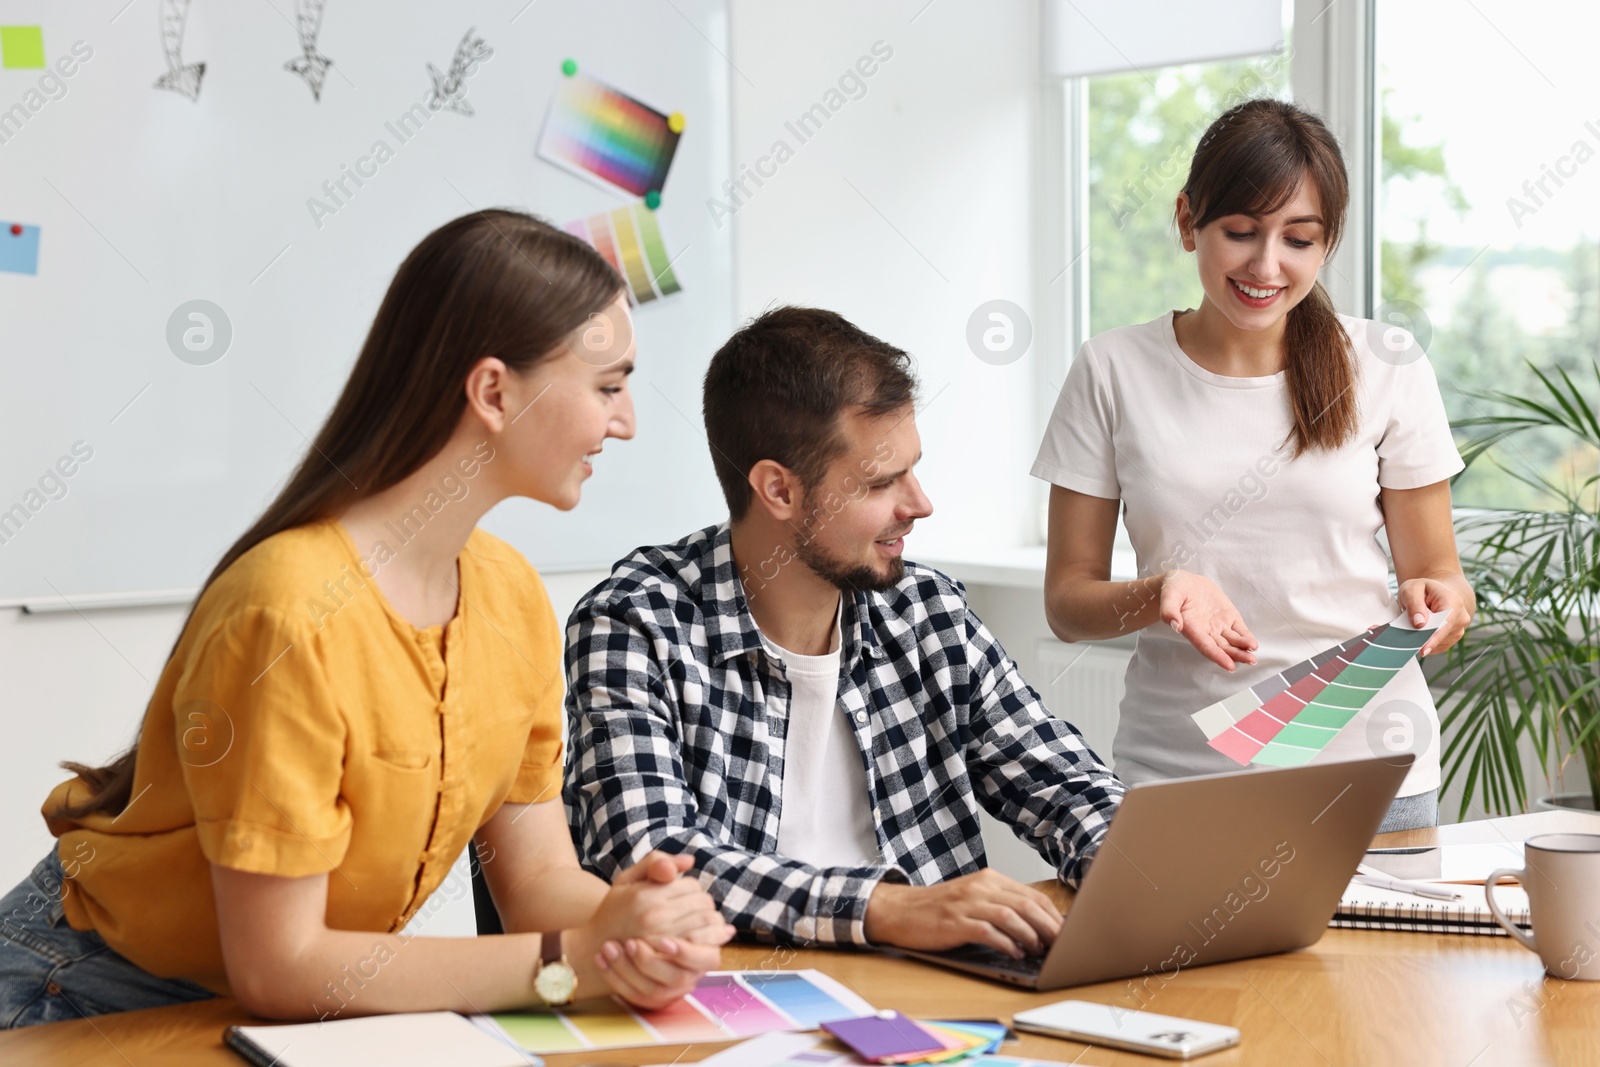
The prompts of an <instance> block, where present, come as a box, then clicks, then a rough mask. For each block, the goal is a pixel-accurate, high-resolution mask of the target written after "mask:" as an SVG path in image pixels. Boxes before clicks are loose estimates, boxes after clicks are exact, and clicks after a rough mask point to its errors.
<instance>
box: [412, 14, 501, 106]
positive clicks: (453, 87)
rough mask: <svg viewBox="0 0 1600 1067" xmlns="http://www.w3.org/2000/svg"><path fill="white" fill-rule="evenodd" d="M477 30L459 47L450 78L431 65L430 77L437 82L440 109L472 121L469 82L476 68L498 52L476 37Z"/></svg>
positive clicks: (435, 88) (474, 28)
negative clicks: (458, 114) (470, 118)
mask: <svg viewBox="0 0 1600 1067" xmlns="http://www.w3.org/2000/svg"><path fill="white" fill-rule="evenodd" d="M476 29H477V27H476V26H474V27H471V28H469V29H468V30H467V32H466V33H465V34H463V35H462V37H461V43H460V44H458V45H456V54H455V58H453V59H451V60H450V73H449V74H441V73H439V68H437V67H435V66H434V65H433V64H432V63H429V64H428V77H430V78H432V79H433V95H434V99H436V100H438V101H439V107H447V108H449V109H450V110H451V111H456V112H460V113H461V114H463V115H467V116H469V117H470V116H471V115H472V114H473V110H472V105H471V104H469V103H467V87H466V81H467V79H468V78H470V77H471V76H472V68H473V67H475V66H477V65H478V64H479V63H481V62H483V61H484V60H485V59H488V58H489V57H490V56H492V55H494V49H492V48H490V47H489V46H488V45H487V44H485V43H484V40H483V38H482V37H476V36H474V35H473V31H474V30H476Z"/></svg>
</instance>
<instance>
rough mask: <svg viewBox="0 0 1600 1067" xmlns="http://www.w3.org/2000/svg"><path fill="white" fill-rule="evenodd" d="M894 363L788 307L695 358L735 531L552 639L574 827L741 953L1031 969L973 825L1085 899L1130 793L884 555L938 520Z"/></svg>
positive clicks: (1041, 908)
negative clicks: (754, 947) (879, 948)
mask: <svg viewBox="0 0 1600 1067" xmlns="http://www.w3.org/2000/svg"><path fill="white" fill-rule="evenodd" d="M915 388H916V385H915V381H914V379H913V378H912V375H911V371H910V358H909V357H908V356H907V355H906V353H904V352H902V351H901V350H899V349H897V348H894V347H892V346H890V345H888V344H885V343H884V342H883V341H880V340H878V339H877V338H875V337H872V336H871V335H869V334H866V333H864V332H862V331H861V330H859V329H857V328H856V327H854V326H852V325H851V324H850V323H849V322H847V321H845V320H844V319H843V318H841V317H840V316H838V315H836V314H834V313H832V312H827V311H820V310H816V309H809V308H792V307H790V308H779V309H777V310H774V311H770V312H768V313H766V314H764V315H762V316H761V317H759V318H758V319H756V320H754V321H753V322H751V323H750V324H749V325H747V326H745V327H744V328H743V329H741V330H740V331H738V332H737V333H735V334H734V335H733V337H732V338H730V339H729V340H728V342H727V344H725V345H724V346H723V347H722V349H721V350H720V351H718V352H717V354H716V356H715V357H714V358H713V359H712V361H711V366H710V368H709V370H708V371H707V373H706V378H705V423H706V434H707V438H708V440H709V442H710V445H711V451H712V459H713V462H714V464H715V467H716V471H717V477H718V479H719V480H720V481H721V483H722V488H723V493H724V495H725V496H726V497H727V500H728V507H729V511H730V514H731V515H732V520H731V522H730V523H724V524H722V525H719V526H712V527H709V528H707V529H704V530H700V531H698V532H696V533H693V534H691V535H689V536H688V537H686V538H684V539H683V540H682V541H679V542H677V543H676V544H671V545H663V546H659V547H654V548H641V549H638V550H637V551H635V552H634V553H633V554H632V555H631V556H629V557H628V558H626V559H624V560H622V561H621V562H619V563H618V564H617V565H616V567H615V568H614V569H613V571H612V573H611V577H610V578H609V579H608V580H607V581H605V582H603V583H602V584H601V585H599V586H598V587H597V588H595V589H594V590H592V591H591V592H590V593H589V594H588V595H587V596H585V597H584V598H583V600H582V601H581V602H580V603H579V604H578V606H577V608H576V609H575V610H574V611H573V613H572V618H571V620H570V622H569V624H568V631H567V654H566V664H567V681H568V695H567V711H568V715H569V718H570V724H569V725H570V735H571V745H572V754H571V758H570V759H569V760H568V763H567V777H566V786H565V789H564V799H565V801H566V806H567V812H568V818H569V820H570V822H571V829H572V833H573V837H574V840H575V841H576V842H577V845H578V852H579V855H580V856H582V857H583V858H584V863H585V864H586V866H588V867H589V868H590V869H591V870H593V871H595V872H596V873H598V874H599V875H600V876H601V877H604V878H607V879H610V878H613V877H615V876H616V874H617V872H618V871H620V870H622V869H624V868H626V867H628V866H629V865H630V864H632V863H633V862H634V861H636V860H637V859H638V858H639V857H641V856H643V855H645V854H646V853H648V852H649V851H651V850H652V849H660V850H662V851H665V852H674V853H687V854H689V855H690V856H692V857H693V859H694V866H695V869H696V870H697V871H698V872H699V876H700V880H701V884H702V885H703V886H705V888H706V889H707V890H708V891H709V892H710V893H711V894H712V896H713V897H715V898H716V900H717V901H718V903H719V904H720V905H721V907H722V910H723V913H724V915H725V916H726V917H727V918H728V921H729V922H731V923H732V924H733V925H734V926H735V927H737V928H738V929H739V930H740V931H742V932H744V933H747V934H752V935H755V936H757V937H762V938H771V939H777V940H781V941H787V942H792V943H798V944H810V943H821V944H855V945H865V944H892V945H899V946H902V947H905V948H915V949H922V950H940V949H948V948H954V947H957V946H959V945H962V944H966V943H980V944H986V945H989V946H991V947H993V948H995V949H997V950H999V951H1002V952H1005V953H1008V954H1010V955H1012V956H1014V957H1021V956H1023V955H1026V954H1038V953H1040V952H1042V951H1044V949H1045V948H1046V947H1047V946H1048V944H1049V942H1050V941H1051V940H1052V939H1053V938H1054V936H1055V934H1056V932H1057V930H1058V929H1059V928H1060V914H1059V913H1058V912H1057V910H1056V909H1055V908H1054V907H1053V906H1052V905H1051V903H1050V901H1049V899H1048V898H1047V897H1045V896H1044V894H1042V893H1039V892H1038V891H1036V890H1034V889H1031V888H1029V887H1027V886H1024V885H1021V884H1019V883H1017V882H1015V881H1013V880H1011V879H1009V878H1007V877H1005V876H1004V875H1001V874H998V873H996V872H995V871H993V870H992V869H990V868H988V866H987V863H986V860H985V856H984V848H983V838H982V836H981V834H980V832H979V824H978V809H979V808H980V807H982V808H983V809H984V810H986V811H988V812H989V813H990V814H991V815H993V816H995V817H996V818H998V819H1000V820H1001V821H1003V822H1005V823H1007V824H1008V825H1009V826H1010V827H1011V828H1012V829H1013V830H1014V831H1015V832H1016V833H1017V835H1018V836H1019V837H1020V838H1022V839H1023V840H1024V841H1026V842H1027V843H1028V844H1029V845H1031V846H1032V847H1033V848H1034V849H1036V850H1037V851H1038V852H1039V854H1040V855H1042V856H1043V857H1044V858H1045V859H1046V860H1047V861H1049V863H1050V864H1051V866H1053V867H1054V868H1055V869H1056V871H1057V872H1058V874H1059V876H1060V877H1061V879H1062V880H1063V881H1064V882H1066V883H1067V884H1068V885H1071V886H1074V887H1076V886H1077V885H1078V883H1079V881H1080V880H1081V879H1082V877H1083V875H1084V872H1085V869H1086V867H1087V864H1088V861H1089V858H1090V856H1091V855H1092V854H1093V852H1094V850H1095V848H1096V847H1097V846H1098V845H1099V843H1100V841H1101V839H1102V838H1103V837H1104V835H1105V833H1106V831H1107V829H1108V824H1109V821H1110V819H1111V816H1112V814H1113V813H1114V812H1115V811H1116V808H1117V805H1118V804H1119V803H1120V802H1121V799H1122V796H1123V793H1124V787H1123V785H1122V783H1121V782H1120V781H1118V779H1117V778H1116V776H1115V775H1113V774H1112V772H1111V770H1110V769H1109V768H1107V767H1106V766H1105V764H1104V763H1102V762H1101V760H1100V758H1099V757H1098V756H1096V755H1095V753H1094V752H1092V751H1091V750H1090V749H1089V747H1088V745H1087V744H1086V743H1085V742H1084V740H1083V737H1082V735H1080V734H1079V733H1078V731H1077V730H1076V729H1074V728H1073V727H1072V726H1071V725H1070V724H1068V723H1066V722H1064V721H1062V720H1060V719H1057V718H1053V717H1052V716H1051V715H1050V714H1049V713H1048V712H1047V711H1046V710H1045V708H1044V705H1043V704H1042V703H1041V701H1040V699H1039V696H1038V694H1037V693H1035V692H1034V691H1033V690H1032V689H1031V688H1029V687H1028V685H1027V683H1025V682H1024V681H1023V680H1022V677H1021V675H1020V674H1019V673H1018V672H1017V668H1016V665H1015V664H1014V663H1013V662H1012V661H1011V659H1010V657H1008V656H1007V655H1006V654H1005V651H1004V650H1003V649H1002V648H1001V647H1000V645H999V643H998V642H997V641H996V640H995V639H994V637H993V636H992V635H991V634H990V633H989V631H988V630H987V629H986V628H985V627H984V625H983V623H982V622H980V621H979V620H978V617H977V616H976V615H974V614H973V613H972V611H971V610H970V609H969V608H968V607H967V603H966V597H965V591H964V590H963V588H962V586H961V584H960V583H959V582H956V581H953V580H952V579H950V578H947V577H945V576H944V575H943V574H940V573H939V572H938V571H935V570H933V569H931V568H929V567H924V566H921V565H919V564H916V563H907V562H905V561H904V559H903V558H902V551H903V548H904V537H905V535H906V534H908V533H910V532H911V528H912V525H913V524H914V523H915V521H916V520H917V519H921V518H925V517H927V516H928V515H930V514H931V513H932V510H933V508H932V505H931V504H930V503H929V501H928V498H927V497H926V496H924V495H923V492H922V488H921V486H920V485H919V484H918V482H917V478H916V476H915V474H913V473H912V466H913V465H914V464H915V463H916V461H917V460H918V459H919V458H920V455H921V444H920V441H919V438H918V436H917V428H916V422H915V419H914V418H913V401H914V399H915Z"/></svg>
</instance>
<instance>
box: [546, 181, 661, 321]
mask: <svg viewBox="0 0 1600 1067" xmlns="http://www.w3.org/2000/svg"><path fill="white" fill-rule="evenodd" d="M566 231H567V232H568V233H570V234H572V235H574V236H576V237H580V238H582V239H583V240H585V241H587V242H589V243H590V244H591V245H593V246H594V247H595V251H597V252H599V253H600V254H601V255H602V256H604V257H605V261H606V262H607V263H609V264H611V266H612V268H613V269H615V270H616V272H617V273H618V274H620V275H622V277H623V279H624V280H625V281H626V282H627V283H628V302H629V303H630V304H643V303H647V302H648V301H651V300H654V299H656V298H657V297H662V296H670V295H672V294H673V293H676V292H678V291H680V290H681V289H682V288H683V286H682V285H680V284H678V276H677V275H676V274H674V273H673V271H672V261H671V260H670V259H668V258H667V245H666V242H665V241H663V240H662V239H661V228H660V227H659V226H658V225H656V213H655V212H654V211H651V210H650V209H649V208H647V207H645V205H644V202H643V201H640V200H636V201H634V202H633V204H632V205H631V206H629V207H619V208H616V209H615V210H612V211H602V212H601V213H600V214H598V215H590V216H589V217H588V218H586V219H575V220H574V221H572V222H569V223H567V225H566Z"/></svg>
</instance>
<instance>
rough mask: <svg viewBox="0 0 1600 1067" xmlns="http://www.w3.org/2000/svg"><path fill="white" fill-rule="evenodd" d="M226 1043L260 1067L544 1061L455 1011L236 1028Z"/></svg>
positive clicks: (454, 1066) (509, 1065)
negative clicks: (492, 1034)
mask: <svg viewBox="0 0 1600 1067" xmlns="http://www.w3.org/2000/svg"><path fill="white" fill-rule="evenodd" d="M223 1043H224V1044H226V1045H227V1046H228V1047H229V1048H231V1049H233V1051H235V1052H237V1053H238V1054H239V1055H241V1056H243V1057H244V1058H245V1059H246V1060H249V1061H250V1062H251V1063H253V1064H257V1065H258V1067H269V1065H271V1067H360V1065H361V1064H383V1065H384V1067H404V1065H406V1064H418V1065H421V1064H428V1065H430V1067H431V1065H433V1064H440V1063H448V1064H450V1067H527V1065H528V1064H540V1063H543V1062H544V1061H542V1060H540V1059H539V1058H538V1057H537V1056H529V1055H527V1054H526V1053H524V1052H522V1051H521V1050H520V1049H514V1048H512V1047H511V1046H509V1045H507V1044H506V1043H505V1042H503V1041H499V1040H497V1039H496V1038H493V1037H491V1036H489V1035H488V1034H487V1033H485V1032H484V1031H482V1030H480V1029H478V1028H477V1027H476V1026H474V1025H472V1023H470V1022H468V1021H467V1020H466V1019H465V1018H463V1017H462V1016H460V1015H457V1014H456V1013H455V1012H453V1011H430V1012H417V1013H412V1014H404V1015H368V1016H364V1017H362V1018H359V1019H339V1020H336V1021H334V1022H315V1023H289V1024H285V1025H282V1026H230V1027H228V1029H227V1030H226V1031H225V1032H224V1034H223Z"/></svg>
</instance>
